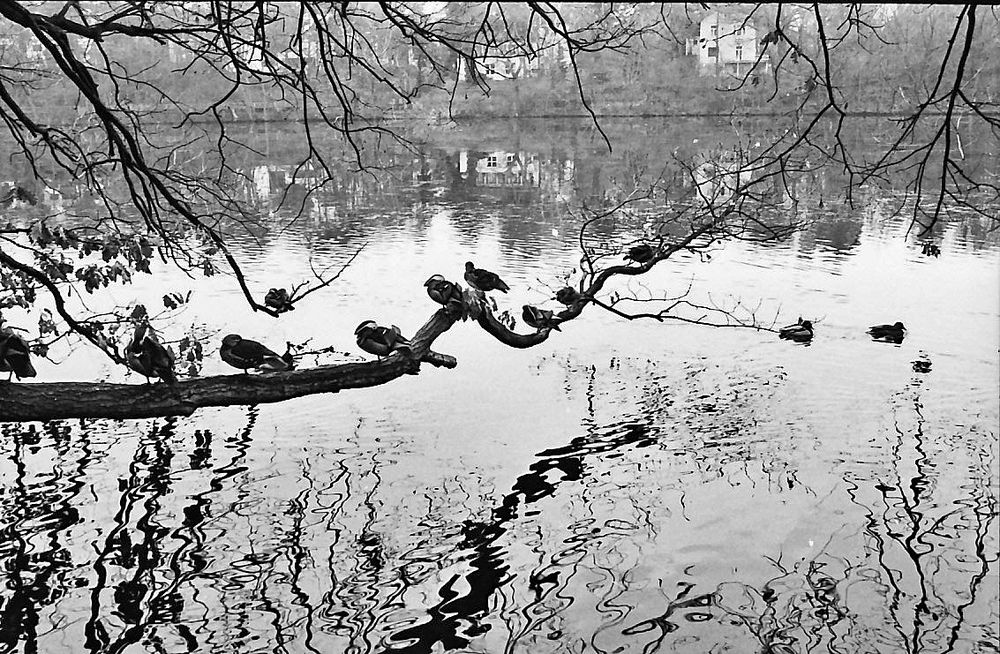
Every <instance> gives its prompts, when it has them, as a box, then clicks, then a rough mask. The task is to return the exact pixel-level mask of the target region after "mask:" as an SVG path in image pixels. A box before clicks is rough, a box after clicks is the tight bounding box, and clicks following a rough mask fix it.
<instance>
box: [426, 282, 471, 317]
mask: <svg viewBox="0 0 1000 654" xmlns="http://www.w3.org/2000/svg"><path fill="white" fill-rule="evenodd" d="M424 286H425V287H427V295H429V296H430V298H431V299H432V300H434V301H435V302H437V303H438V304H440V305H442V306H443V307H445V308H446V309H448V313H449V314H450V315H452V316H456V317H457V316H462V315H464V313H465V302H464V301H463V300H462V288H461V287H460V286H459V285H458V284H455V283H453V282H449V281H448V280H447V279H445V278H444V276H443V275H431V277H430V279H428V280H427V281H426V282H424Z"/></svg>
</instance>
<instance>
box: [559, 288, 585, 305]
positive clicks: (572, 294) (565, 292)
mask: <svg viewBox="0 0 1000 654" xmlns="http://www.w3.org/2000/svg"><path fill="white" fill-rule="evenodd" d="M581 297H583V296H582V295H580V292H579V291H578V290H576V289H575V288H573V287H572V286H566V287H563V288H560V289H559V290H558V291H556V296H555V298H554V299H555V300H556V301H557V302H559V303H560V304H565V305H566V306H568V307H569V306H572V305H574V304H576V303H577V302H579V301H580V298H581Z"/></svg>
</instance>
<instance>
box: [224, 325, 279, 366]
mask: <svg viewBox="0 0 1000 654" xmlns="http://www.w3.org/2000/svg"><path fill="white" fill-rule="evenodd" d="M285 345H286V348H285V353H284V354H278V353H277V352H275V351H274V350H272V349H270V348H268V347H266V346H265V345H262V344H260V343H258V342H257V341H251V340H250V339H248V338H243V337H242V336H240V335H239V334H229V335H227V336H226V337H225V338H223V339H222V347H221V348H220V349H219V354H220V355H221V356H222V360H223V361H225V362H226V363H228V364H229V365H231V366H232V367H234V368H241V369H242V370H243V372H244V373H245V372H247V371H248V370H249V369H250V368H255V369H257V370H261V371H263V372H278V371H281V370H291V369H292V368H294V367H295V361H294V359H293V358H292V344H291V343H286V344H285Z"/></svg>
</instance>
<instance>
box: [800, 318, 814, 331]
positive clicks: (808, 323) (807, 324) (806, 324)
mask: <svg viewBox="0 0 1000 654" xmlns="http://www.w3.org/2000/svg"><path fill="white" fill-rule="evenodd" d="M799 320H801V321H802V322H801V324H802V326H803V327H805V328H806V329H808V330H810V331H812V328H813V324H812V321H811V320H802V319H801V318H799Z"/></svg>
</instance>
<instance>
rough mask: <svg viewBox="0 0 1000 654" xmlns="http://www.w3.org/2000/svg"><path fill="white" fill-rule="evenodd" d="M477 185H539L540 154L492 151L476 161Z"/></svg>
mask: <svg viewBox="0 0 1000 654" xmlns="http://www.w3.org/2000/svg"><path fill="white" fill-rule="evenodd" d="M476 185H477V186H494V187H496V186H521V187H538V185H539V161H538V156H537V155H534V154H527V153H525V152H503V151H497V152H491V153H489V154H487V155H486V156H485V157H483V158H481V159H479V160H477V161H476Z"/></svg>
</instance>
